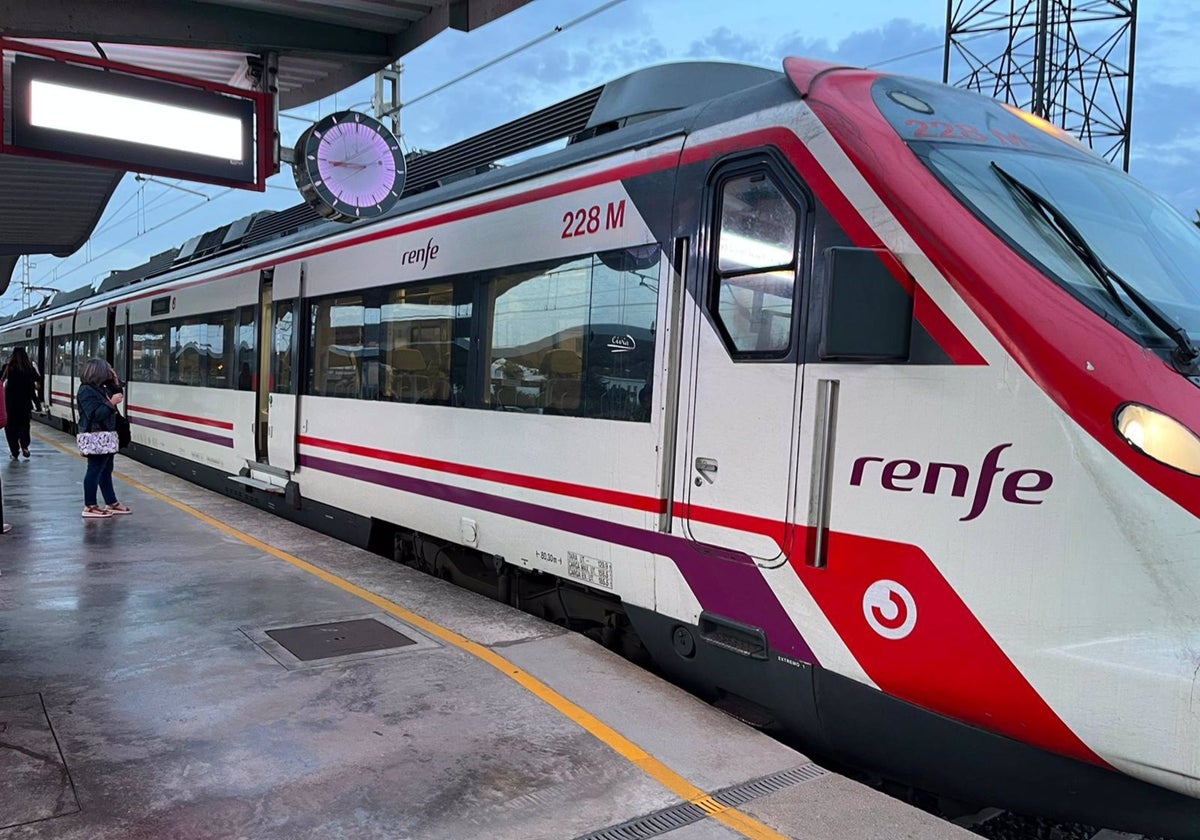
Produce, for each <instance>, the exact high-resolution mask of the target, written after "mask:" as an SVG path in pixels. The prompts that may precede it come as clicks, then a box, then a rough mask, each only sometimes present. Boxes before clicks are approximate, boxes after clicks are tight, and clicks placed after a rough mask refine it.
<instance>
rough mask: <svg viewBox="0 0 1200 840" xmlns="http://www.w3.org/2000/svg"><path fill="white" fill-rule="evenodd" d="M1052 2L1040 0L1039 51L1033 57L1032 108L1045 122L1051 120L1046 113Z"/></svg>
mask: <svg viewBox="0 0 1200 840" xmlns="http://www.w3.org/2000/svg"><path fill="white" fill-rule="evenodd" d="M1049 17H1050V0H1038V7H1037V51H1036V53H1035V55H1034V56H1033V106H1032V108H1030V110H1031V111H1033V113H1035V114H1037V115H1038V116H1039V117H1041V118H1042V119H1044V120H1048V119H1050V115H1049V114H1048V113H1047V111H1046V99H1045V97H1046V64H1047V62H1048V61H1049V57H1048V56H1047V55H1046V38H1047V34H1048V33H1047V31H1046V30H1047V29H1048V28H1049Z"/></svg>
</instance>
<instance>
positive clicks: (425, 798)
mask: <svg viewBox="0 0 1200 840" xmlns="http://www.w3.org/2000/svg"><path fill="white" fill-rule="evenodd" d="M72 444H73V441H72V439H71V438H70V437H69V436H67V435H64V434H60V433H57V432H54V431H52V430H49V429H47V428H45V427H35V439H34V441H33V446H32V450H33V452H32V457H31V458H30V459H29V460H27V461H26V460H24V459H22V460H20V461H15V462H14V461H10V460H8V458H7V455H5V457H4V460H3V462H2V463H0V480H2V482H3V484H2V486H3V506H4V514H5V518H6V519H7V521H9V522H10V523H12V525H13V529H12V531H11V532H10V533H8V534H6V535H3V536H0V840H15V838H20V840H27V839H28V838H55V840H85V838H86V840H108V839H110V838H111V840H117V838H120V840H134V839H135V838H154V840H167V839H168V838H179V840H184V839H185V838H186V840H207V838H214V839H215V838H222V840H225V839H226V838H247V840H274V839H275V838H279V840H285V839H286V840H304V838H321V840H327V839H329V838H355V840H368V838H380V839H381V840H382V839H383V838H387V840H403V838H412V840H443V839H444V840H472V838H487V840H503V838H514V840H515V838H520V840H532V838H545V839H546V840H571V839H572V838H593V840H639V838H650V837H659V836H663V837H667V838H669V839H670V840H718V838H736V837H749V838H764V840H777V838H782V837H793V838H813V840H840V838H846V840H851V838H852V839H853V840H873V839H875V838H877V840H903V838H914V840H915V838H922V840H925V838H928V840H941V839H942V838H947V840H950V839H951V838H959V840H967V839H968V838H970V837H973V836H974V835H971V834H969V833H967V832H966V831H964V830H962V829H959V828H956V827H954V826H952V825H950V824H948V823H945V822H942V821H940V820H938V819H936V818H935V817H932V816H930V815H928V814H925V813H923V812H921V811H918V810H914V809H912V808H910V807H908V806H906V805H904V804H902V803H901V802H899V801H897V800H894V799H892V798H890V797H888V796H886V795H884V794H882V793H878V792H876V791H874V790H872V789H870V788H867V787H864V786H862V785H860V784H858V783H856V782H854V781H852V780H850V779H847V778H844V777H841V776H838V775H835V774H833V773H830V772H827V771H826V770H824V769H822V768H820V767H818V766H817V765H815V764H813V763H812V762H810V761H809V760H808V759H807V758H806V757H805V756H804V755H801V754H799V753H797V752H795V751H793V750H791V749H789V748H788V747H786V746H783V745H781V744H780V743H778V742H776V741H774V740H772V739H770V738H768V737H767V736H765V735H763V734H761V733H759V732H757V731H755V730H753V729H751V728H749V727H747V726H745V725H744V724H741V723H739V722H737V721H735V720H733V719H732V718H729V717H727V716H726V715H724V714H723V713H722V712H720V711H718V710H716V709H714V708H712V707H710V706H708V705H706V704H705V703H702V702H701V701H699V700H697V699H696V698H694V697H692V696H691V695H689V694H687V693H685V692H683V691H682V690H680V689H677V688H675V687H673V686H671V685H669V684H667V683H665V682H663V681H661V680H660V679H658V678H657V677H655V676H653V675H652V674H650V673H648V672H646V671H644V670H641V669H639V668H637V667H635V666H634V665H632V664H630V663H628V662H626V661H625V660H623V659H621V658H619V657H618V656H616V655H615V654H612V653H610V652H609V651H607V650H605V649H604V648H602V647H600V646H599V645H596V644H595V643H593V642H591V641H590V640H588V639H586V638H584V637H582V636H579V635H577V634H573V633H569V632H567V631H565V630H563V629H561V628H559V627H557V626H555V625H552V624H548V623H546V622H543V621H541V620H539V619H537V618H534V617H532V616H529V615H526V614H524V613H521V612H517V611H515V610H512V609H510V608H508V607H505V606H502V605H501V604H498V603H495V602H493V601H490V600H488V599H485V598H483V597H481V596H478V595H475V594H472V593H470V592H467V591H465V590H462V589H459V588H456V587H454V586H452V585H450V584H448V583H445V582H443V581H440V580H437V579H435V578H432V577H429V576H427V575H424V574H422V573H420V572H417V571H414V570H411V569H408V568H407V567H404V566H401V565H398V564H396V563H392V562H390V561H388V560H386V559H384V558H381V557H378V556H375V555H373V554H370V553H368V552H365V551H362V550H359V549H357V548H354V547H351V546H348V545H346V544H343V543H340V542H337V541H335V540H333V539H330V538H328V537H325V536H323V535H321V534H318V533H315V532H313V531H310V530H308V529H306V528H303V527H300V526H297V525H294V524H292V523H290V522H287V521H285V520H282V519H279V518H276V517H273V516H271V515H269V514H266V513H263V512H261V511H258V510H256V509H253V508H250V507H248V506H246V505H243V504H241V503H239V502H236V501H234V500H232V499H227V498H225V497H222V496H219V495H217V494H214V493H210V492H208V491H205V490H203V489H201V488H199V487H197V486H195V485H192V484H189V483H187V482H186V481H183V480H181V479H178V478H176V477H173V476H169V475H166V474H163V473H159V472H156V471H154V470H151V469H149V468H147V467H145V466H144V465H142V464H139V463H137V462H134V461H131V460H129V459H126V458H124V457H121V456H118V458H117V480H116V487H117V493H118V496H119V498H120V500H121V501H122V502H124V503H126V504H128V505H129V506H130V507H132V508H133V510H134V513H133V515H132V516H124V517H112V518H110V519H104V520H85V519H82V518H81V517H80V511H81V509H82V495H83V488H82V478H83V473H84V463H83V461H82V460H81V459H80V458H79V456H78V455H76V454H74V452H73V450H72Z"/></svg>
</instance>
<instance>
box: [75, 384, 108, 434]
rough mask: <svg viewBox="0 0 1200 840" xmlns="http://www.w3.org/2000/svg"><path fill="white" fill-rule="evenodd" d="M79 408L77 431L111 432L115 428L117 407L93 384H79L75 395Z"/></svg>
mask: <svg viewBox="0 0 1200 840" xmlns="http://www.w3.org/2000/svg"><path fill="white" fill-rule="evenodd" d="M75 405H76V406H77V407H78V408H79V431H81V432H113V431H116V429H117V409H116V408H115V407H114V406H113V405H112V404H111V403H110V402H109V401H108V396H107V395H106V394H105V393H104V392H103V391H101V390H100V389H99V388H97V387H96V386H95V385H80V386H79V393H77V394H76V395H75Z"/></svg>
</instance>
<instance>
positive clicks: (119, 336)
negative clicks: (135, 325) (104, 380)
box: [113, 327, 129, 382]
mask: <svg viewBox="0 0 1200 840" xmlns="http://www.w3.org/2000/svg"><path fill="white" fill-rule="evenodd" d="M113 369H114V370H116V372H117V379H119V380H120V381H121V382H124V381H125V380H126V379H128V378H129V372H128V371H127V370H126V369H125V330H124V329H122V328H121V327H117V330H116V335H115V336H114V338H113Z"/></svg>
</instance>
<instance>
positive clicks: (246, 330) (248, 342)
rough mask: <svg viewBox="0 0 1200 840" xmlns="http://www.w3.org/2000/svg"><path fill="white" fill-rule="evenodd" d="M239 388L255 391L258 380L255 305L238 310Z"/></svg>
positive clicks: (237, 353)
mask: <svg viewBox="0 0 1200 840" xmlns="http://www.w3.org/2000/svg"><path fill="white" fill-rule="evenodd" d="M236 341H237V349H236V351H235V353H236V356H237V369H238V372H237V389H238V390H239V391H253V390H254V388H255V383H256V382H257V381H258V355H257V349H258V348H257V345H258V331H257V330H256V329H255V328H254V307H253V306H243V307H242V308H241V309H239V310H238V324H237V339H236Z"/></svg>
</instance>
